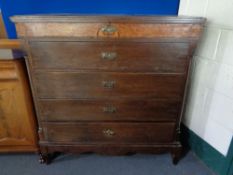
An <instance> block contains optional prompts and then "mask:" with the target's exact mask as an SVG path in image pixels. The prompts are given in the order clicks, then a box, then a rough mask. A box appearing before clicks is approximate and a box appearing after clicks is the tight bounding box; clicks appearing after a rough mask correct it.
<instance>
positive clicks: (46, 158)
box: [39, 152, 60, 165]
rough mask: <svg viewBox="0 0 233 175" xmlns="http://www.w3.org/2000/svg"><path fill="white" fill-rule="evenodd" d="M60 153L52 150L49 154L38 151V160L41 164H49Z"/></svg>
mask: <svg viewBox="0 0 233 175" xmlns="http://www.w3.org/2000/svg"><path fill="white" fill-rule="evenodd" d="M59 155H60V153H59V152H54V153H51V154H42V153H40V158H39V162H40V163H41V164H46V165H48V164H50V163H51V162H52V160H54V159H55V158H56V157H57V156H59Z"/></svg>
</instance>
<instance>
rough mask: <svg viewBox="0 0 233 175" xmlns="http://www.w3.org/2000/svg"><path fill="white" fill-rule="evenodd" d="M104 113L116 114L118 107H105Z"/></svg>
mask: <svg viewBox="0 0 233 175" xmlns="http://www.w3.org/2000/svg"><path fill="white" fill-rule="evenodd" d="M103 112H105V113H115V112H116V107H114V106H105V107H103Z"/></svg>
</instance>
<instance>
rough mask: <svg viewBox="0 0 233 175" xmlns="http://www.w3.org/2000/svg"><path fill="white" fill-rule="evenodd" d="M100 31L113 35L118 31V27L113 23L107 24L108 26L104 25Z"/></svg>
mask: <svg viewBox="0 0 233 175" xmlns="http://www.w3.org/2000/svg"><path fill="white" fill-rule="evenodd" d="M100 31H101V32H102V33H103V34H104V35H113V34H114V33H116V32H117V28H116V27H115V26H113V25H110V24H108V25H106V26H103V27H102V28H101V29H100Z"/></svg>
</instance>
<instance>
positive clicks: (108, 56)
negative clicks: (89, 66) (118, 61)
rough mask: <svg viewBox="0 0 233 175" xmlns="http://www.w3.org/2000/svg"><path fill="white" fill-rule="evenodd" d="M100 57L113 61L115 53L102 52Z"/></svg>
mask: <svg viewBox="0 0 233 175" xmlns="http://www.w3.org/2000/svg"><path fill="white" fill-rule="evenodd" d="M101 57H102V58H103V59H104V60H114V59H115V58H116V57H117V53H116V52H102V53H101Z"/></svg>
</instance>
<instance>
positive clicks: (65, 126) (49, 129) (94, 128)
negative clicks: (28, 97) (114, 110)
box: [43, 122, 175, 144]
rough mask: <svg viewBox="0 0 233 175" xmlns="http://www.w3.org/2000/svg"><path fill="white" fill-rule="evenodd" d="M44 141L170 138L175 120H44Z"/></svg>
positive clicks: (123, 140)
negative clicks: (102, 121) (55, 121)
mask: <svg viewBox="0 0 233 175" xmlns="http://www.w3.org/2000/svg"><path fill="white" fill-rule="evenodd" d="M43 127H44V136H45V139H46V140H45V141H46V142H52V143H66V144H75V143H137V144H140V143H144V144H145V143H147V144H152V143H159V142H171V141H173V138H174V131H175V123H172V122H171V123H95V122H93V123H92V122H91V123H88V122H84V123H73V124H70V123H45V124H43Z"/></svg>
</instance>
